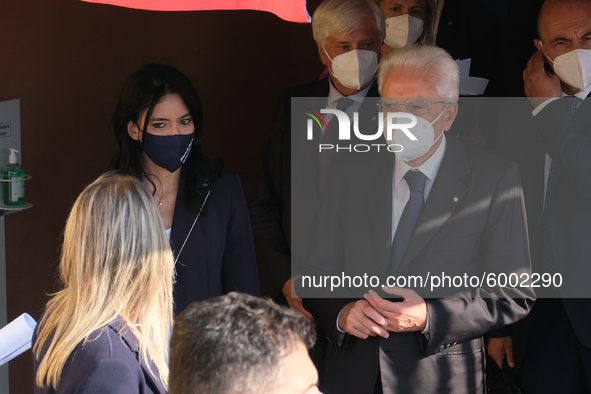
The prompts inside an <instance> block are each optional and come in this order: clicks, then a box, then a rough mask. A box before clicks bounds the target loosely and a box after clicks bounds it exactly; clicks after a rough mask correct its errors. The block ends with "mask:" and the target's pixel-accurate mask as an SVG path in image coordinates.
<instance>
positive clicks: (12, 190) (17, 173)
mask: <svg viewBox="0 0 591 394" xmlns="http://www.w3.org/2000/svg"><path fill="white" fill-rule="evenodd" d="M17 152H18V150H16V149H10V155H9V156H8V165H7V166H6V167H4V170H3V171H2V179H7V180H10V182H2V183H3V185H2V186H3V189H4V193H3V196H2V198H3V200H4V201H3V202H4V204H5V205H8V206H18V205H23V204H24V203H25V170H23V168H22V167H21V166H20V165H19V164H18V163H17V162H16V154H17Z"/></svg>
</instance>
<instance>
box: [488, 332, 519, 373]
mask: <svg viewBox="0 0 591 394" xmlns="http://www.w3.org/2000/svg"><path fill="white" fill-rule="evenodd" d="M488 354H489V355H490V356H491V357H492V358H493V360H495V362H496V363H497V365H498V367H499V368H501V369H503V359H504V358H505V356H507V364H508V365H509V366H510V367H511V368H513V366H514V365H515V363H514V362H513V339H512V338H511V337H501V338H490V339H489V340H488Z"/></svg>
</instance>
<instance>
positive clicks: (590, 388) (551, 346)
mask: <svg viewBox="0 0 591 394" xmlns="http://www.w3.org/2000/svg"><path fill="white" fill-rule="evenodd" d="M529 319H530V321H529V324H528V331H527V342H526V344H525V353H524V355H523V361H522V363H521V368H520V370H519V371H518V379H519V383H520V387H521V390H522V393H523V394H546V393H547V394H562V393H565V394H567V393H568V394H570V393H573V394H574V393H577V394H579V393H581V394H583V393H591V349H588V348H587V347H585V346H583V344H582V343H581V342H580V341H579V339H578V338H577V336H576V334H575V332H574V331H573V328H572V326H571V324H570V321H569V318H568V315H567V314H566V311H565V309H564V304H563V303H562V299H559V298H556V299H554V298H551V299H548V298H539V299H538V300H537V301H536V304H535V305H534V307H533V309H532V311H531V312H530V316H529ZM589 329H591V327H590V328H589Z"/></svg>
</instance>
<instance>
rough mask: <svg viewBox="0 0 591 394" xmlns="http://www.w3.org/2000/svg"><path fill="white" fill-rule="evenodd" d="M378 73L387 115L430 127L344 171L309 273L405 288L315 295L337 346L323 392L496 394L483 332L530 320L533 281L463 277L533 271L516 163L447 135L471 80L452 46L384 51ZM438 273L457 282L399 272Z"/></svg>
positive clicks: (310, 302) (327, 200)
mask: <svg viewBox="0 0 591 394" xmlns="http://www.w3.org/2000/svg"><path fill="white" fill-rule="evenodd" d="M378 81H379V89H380V93H381V96H382V100H381V103H380V105H381V108H382V112H383V113H384V118H385V119H387V118H388V117H389V115H388V113H390V112H395V113H398V114H397V115H395V116H394V117H395V118H396V119H399V118H400V119H402V118H404V117H409V114H411V115H414V119H415V120H416V122H417V124H416V126H413V127H408V128H407V130H408V131H409V132H410V133H411V134H413V135H414V136H415V138H416V140H414V141H413V140H411V139H410V137H409V136H408V135H406V134H405V133H404V132H401V131H400V130H399V129H395V130H394V132H393V133H391V134H392V135H388V133H387V132H386V129H387V128H386V127H384V132H385V134H386V136H385V137H386V140H387V143H388V145H389V149H381V150H379V151H377V150H373V151H371V152H364V153H359V154H350V155H347V156H346V157H345V160H343V161H342V162H341V163H340V165H339V166H337V171H336V173H335V176H334V177H333V179H332V180H331V181H332V184H331V187H330V188H328V189H327V191H326V193H325V194H324V195H323V196H322V202H321V209H320V211H319V213H318V223H317V228H316V231H317V233H316V236H315V240H316V242H315V244H314V245H313V246H312V252H311V255H310V258H309V261H308V267H309V268H308V270H309V271H310V272H311V273H320V274H323V275H335V276H336V275H338V276H341V275H343V283H345V279H344V278H345V275H347V276H350V277H353V276H354V275H359V276H361V275H363V274H365V275H367V277H370V278H373V277H375V278H379V279H380V282H379V283H380V284H381V285H385V284H388V286H393V287H380V286H376V285H377V284H376V283H375V282H371V281H370V284H369V285H367V284H363V285H362V286H361V287H356V288H354V289H353V288H351V289H350V290H348V291H349V294H350V295H351V297H350V298H334V296H333V298H329V297H330V294H331V291H328V290H326V291H325V292H324V293H323V294H322V293H321V292H318V291H317V292H316V293H310V294H315V295H314V296H312V297H310V298H307V297H308V296H306V295H304V296H302V297H303V305H304V307H305V308H306V310H308V311H309V312H310V313H311V314H312V316H313V317H314V319H315V320H316V322H317V324H319V326H320V327H321V328H322V329H323V330H324V332H325V333H326V334H327V337H328V338H329V339H330V342H331V344H330V345H329V346H328V348H327V353H326V361H325V369H324V380H323V383H322V385H321V389H322V390H323V391H324V392H326V393H355V394H373V393H386V394H394V393H404V394H408V393H417V394H418V393H420V394H424V393H454V394H458V393H459V394H461V393H465V394H474V393H485V391H486V387H485V377H484V351H483V349H484V347H483V346H484V345H483V339H482V337H483V335H484V334H486V333H487V332H489V331H492V330H496V329H498V328H500V327H503V326H505V325H507V324H510V323H512V322H515V321H517V320H519V319H521V318H523V317H524V316H525V315H526V314H527V313H528V311H529V308H530V307H531V305H532V303H533V300H534V295H533V293H532V292H531V291H530V290H529V288H527V287H522V288H521V287H500V285H499V283H494V282H493V281H490V280H488V281H479V280H476V281H474V280H472V279H470V281H469V282H464V283H463V284H462V283H457V282H456V279H457V278H463V277H468V278H475V277H476V276H478V278H480V277H481V276H482V275H483V274H490V273H495V275H500V274H505V275H511V274H514V275H521V274H525V275H527V274H528V273H529V269H530V261H529V251H528V241H527V231H526V220H525V212H524V202H523V194H522V189H521V183H520V179H519V173H518V169H517V166H516V165H515V164H514V163H511V162H509V161H506V160H504V159H501V158H498V157H496V156H493V155H491V154H489V153H486V152H482V151H477V150H473V149H470V148H468V147H466V146H464V145H463V144H462V143H461V142H459V141H458V140H456V139H455V138H454V137H453V136H451V135H448V134H446V133H445V131H446V130H449V128H450V126H451V125H452V123H453V121H454V119H455V117H456V114H457V112H458V104H457V100H458V85H459V82H458V81H459V76H458V68H457V66H456V65H455V62H454V61H453V59H452V58H451V57H450V56H449V55H448V54H447V52H445V51H444V50H442V49H440V48H437V47H428V46H412V45H410V46H407V47H405V48H402V49H400V50H397V51H394V52H393V53H391V54H389V55H388V56H386V57H384V59H383V60H382V63H381V64H380V71H379V76H378ZM401 113H402V114H401ZM410 118H412V117H410ZM384 123H386V120H384ZM401 123H404V122H401ZM384 142H386V141H384ZM384 145H385V144H384ZM323 235H324V236H323ZM304 275H306V273H304ZM428 275H431V276H435V277H437V278H439V279H443V280H445V279H444V278H445V277H446V276H447V277H453V278H454V282H453V284H452V283H451V280H450V281H449V282H448V284H447V285H445V282H443V283H444V284H443V285H442V287H440V288H438V289H436V290H437V291H434V292H429V291H428V290H429V288H428V286H427V288H424V287H422V286H420V285H417V284H415V285H413V287H412V288H410V287H405V286H410V284H407V285H405V284H402V282H401V281H399V282H396V281H392V279H393V278H394V279H395V280H399V279H401V278H411V277H414V278H418V277H422V278H426V277H428ZM388 278H389V280H388ZM406 283H410V282H406ZM415 283H416V282H415ZM430 283H431V284H433V283H435V282H433V281H431V282H430ZM395 284H399V286H402V287H396V286H395ZM298 286H299V287H298V294H300V293H299V292H300V291H302V292H304V291H305V282H304V281H303V280H302V284H301V286H300V285H299V283H298ZM354 286H356V285H354ZM364 286H365V287H364ZM443 287H446V288H445V289H444V288H443ZM345 293H346V292H345ZM345 293H342V294H345ZM301 294H305V293H301ZM333 294H334V293H333ZM380 294H381V295H380ZM322 296H326V297H327V298H322ZM343 297H345V296H343ZM393 297H397V298H396V299H393Z"/></svg>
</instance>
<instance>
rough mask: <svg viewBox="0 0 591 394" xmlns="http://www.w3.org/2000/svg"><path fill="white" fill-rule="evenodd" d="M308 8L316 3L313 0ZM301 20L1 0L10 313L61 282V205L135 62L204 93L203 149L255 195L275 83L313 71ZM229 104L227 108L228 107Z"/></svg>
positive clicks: (16, 381)
mask: <svg viewBox="0 0 591 394" xmlns="http://www.w3.org/2000/svg"><path fill="white" fill-rule="evenodd" d="M310 3H311V4H309V5H308V9H309V11H310V13H311V12H312V11H313V9H314V8H315V7H316V6H317V5H318V4H319V1H311V2H310ZM315 48H316V46H315V44H314V41H313V39H312V34H311V27H310V25H308V24H296V23H290V22H285V21H283V20H281V19H279V18H278V17H276V16H274V15H272V14H269V13H265V12H259V11H205V12H175V13H165V12H150V11H139V10H130V9H125V8H117V7H111V6H104V5H96V4H88V3H84V2H81V1H77V0H16V1H9V0H4V1H1V2H0V53H1V60H0V101H2V100H9V99H14V98H20V99H21V119H22V128H21V136H22V137H21V138H22V164H23V167H24V168H25V170H26V172H27V173H28V174H31V175H33V179H32V180H30V181H28V182H27V185H26V192H27V195H26V197H27V201H29V202H31V203H33V204H34V207H33V208H32V209H30V210H27V211H24V212H21V213H17V214H12V215H9V216H8V217H6V259H7V269H6V271H7V287H8V320H9V321H10V320H12V319H14V318H16V317H17V316H19V315H20V314H22V313H23V312H28V313H29V314H31V315H32V316H33V317H34V318H35V319H38V318H39V316H40V312H41V311H42V308H43V305H44V303H45V301H46V300H47V296H46V294H48V293H50V292H52V291H54V290H55V289H56V278H57V273H56V269H57V262H58V258H59V248H60V237H61V231H62V229H63V225H64V223H65V220H66V216H67V213H68V209H69V207H70V205H71V204H72V203H73V201H74V200H75V198H76V196H77V195H78V193H79V192H80V191H81V190H82V188H83V187H84V185H86V184H87V183H89V182H91V181H92V180H93V179H94V178H95V177H96V176H98V175H99V174H100V173H101V172H102V171H103V169H104V168H105V166H106V165H107V163H108V161H109V159H110V157H111V154H112V152H113V149H114V140H113V137H112V135H111V132H110V130H109V118H110V116H111V112H112V110H113V108H114V105H115V100H116V97H117V94H118V91H119V88H120V87H121V85H122V84H123V82H124V81H125V78H126V77H127V76H128V75H129V74H131V73H132V72H133V71H134V70H135V69H137V68H138V67H139V66H141V65H143V64H146V63H149V62H164V63H167V64H170V65H173V66H175V67H177V68H179V69H180V70H181V71H183V72H184V73H185V74H186V75H187V76H188V77H189V78H190V79H191V80H192V81H193V83H194V84H195V86H196V87H197V90H198V92H199V93H200V95H201V98H202V101H203V104H204V112H205V119H204V122H205V131H204V150H205V152H206V153H208V154H211V155H217V156H221V157H222V158H223V160H224V163H225V164H226V167H228V168H229V169H231V170H234V171H236V172H238V173H239V174H240V175H241V177H242V182H243V186H244V191H245V193H246V196H247V199H249V201H250V198H251V197H252V194H253V190H254V185H255V182H256V178H257V171H258V162H259V157H260V153H261V150H262V146H263V141H264V138H265V135H266V132H267V128H268V126H269V124H270V121H271V117H272V114H273V112H274V109H275V106H276V103H277V99H278V97H279V94H280V93H281V91H282V90H283V89H284V88H285V87H287V86H292V85H296V84H299V83H302V82H307V81H311V80H315V79H317V78H318V76H319V74H320V71H321V69H322V65H321V64H320V62H319V61H318V54H317V51H316V49H315ZM230 110H231V112H229V111H230ZM32 388H33V385H32V361H31V353H30V351H29V352H27V353H25V354H24V355H22V356H20V357H18V358H16V359H15V360H13V361H11V362H10V392H11V394H25V393H27V394H28V393H31V392H32Z"/></svg>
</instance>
